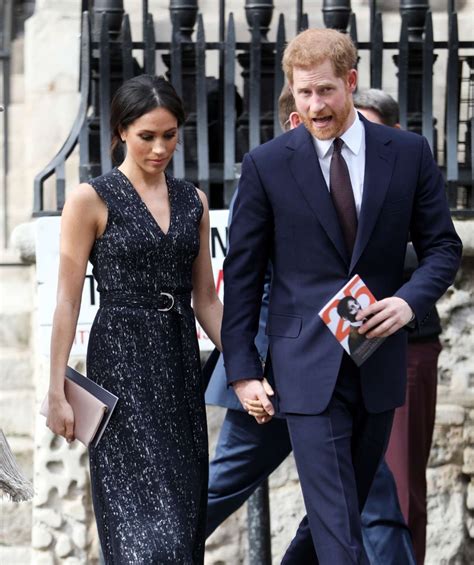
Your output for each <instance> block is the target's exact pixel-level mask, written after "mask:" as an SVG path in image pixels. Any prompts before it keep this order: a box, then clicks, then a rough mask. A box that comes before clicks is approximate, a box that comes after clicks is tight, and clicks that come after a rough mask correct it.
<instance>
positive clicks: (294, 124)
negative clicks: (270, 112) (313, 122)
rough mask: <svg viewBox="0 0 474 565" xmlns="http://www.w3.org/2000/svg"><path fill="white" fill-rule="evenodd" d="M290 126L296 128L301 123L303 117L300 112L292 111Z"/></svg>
mask: <svg viewBox="0 0 474 565" xmlns="http://www.w3.org/2000/svg"><path fill="white" fill-rule="evenodd" d="M288 119H289V120H290V128H291V129H295V128H297V127H298V126H299V125H300V124H301V118H300V115H299V114H298V112H291V114H290V117H289V118H288Z"/></svg>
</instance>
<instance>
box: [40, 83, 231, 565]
mask: <svg viewBox="0 0 474 565" xmlns="http://www.w3.org/2000/svg"><path fill="white" fill-rule="evenodd" d="M184 118H185V116H184V110H183V106H182V102H181V100H180V98H179V97H178V96H177V94H176V92H175V90H174V89H173V87H172V86H171V84H169V83H168V82H167V81H166V80H165V79H164V78H163V77H156V76H150V75H141V76H137V77H135V78H133V79H131V80H129V81H126V82H125V83H124V84H123V85H122V86H121V87H120V88H119V89H118V91H117V93H116V94H115V96H114V99H113V101H112V107H111V130H112V132H113V141H112V147H113V148H114V147H116V146H118V145H120V143H121V142H123V143H124V144H125V145H126V149H127V150H126V157H125V160H124V161H123V162H122V163H121V165H120V166H119V167H118V168H114V169H113V170H112V171H110V172H109V173H106V174H104V175H102V176H100V177H97V178H95V179H92V180H91V181H89V183H87V184H81V185H79V187H77V188H76V189H75V190H73V191H72V193H71V194H70V195H69V197H68V199H67V202H66V204H65V206H64V210H63V214H62V222H61V247H60V267H59V285H58V299H57V306H56V311H55V314H54V324H53V333H52V343H51V378H50V387H49V417H48V422H47V423H48V426H49V427H50V428H51V430H52V431H53V432H55V433H57V434H59V435H63V436H64V437H66V438H67V440H68V441H72V440H73V439H74V414H73V412H72V409H71V406H70V405H69V404H68V402H67V400H66V398H65V395H64V374H65V368H66V363H67V360H68V357H69V352H70V348H71V344H72V341H73V338H74V334H75V329H76V322H77V317H78V314H79V309H80V302H81V294H82V287H83V283H84V276H85V272H86V266H87V261H88V259H89V260H90V261H91V263H92V265H93V273H94V277H95V278H96V280H97V282H98V289H99V292H100V308H99V310H98V312H97V315H96V318H95V320H94V323H93V326H92V330H91V334H90V338H89V344H88V351H87V374H88V376H89V377H90V378H91V379H93V380H94V381H96V382H97V383H98V384H100V385H102V386H104V387H105V388H107V389H108V390H109V391H110V392H112V393H113V394H115V395H117V396H118V398H119V401H118V404H117V407H116V409H115V411H114V414H113V415H112V418H111V419H110V422H109V424H108V426H107V429H106V430H105V433H104V435H103V436H102V438H101V440H100V442H99V444H98V445H97V447H91V448H90V449H89V456H90V472H91V483H92V495H93V503H94V511H95V516H96V521H97V527H98V531H99V537H100V542H101V546H102V551H103V555H104V558H105V562H106V563H107V564H114V565H129V564H131V563H143V564H145V563H146V564H158V563H180V564H183V565H184V564H187V565H191V564H193V565H196V564H199V563H203V560H204V537H205V536H204V534H205V520H206V518H205V516H206V504H207V476H208V449H207V427H206V417H205V405H204V394H203V389H202V377H201V370H200V358H199V348H198V343H197V337H196V325H195V319H194V312H193V309H192V308H191V293H192V297H193V306H194V310H195V312H196V316H197V318H198V320H199V322H200V323H201V324H202V326H203V328H205V331H206V333H207V334H208V335H209V336H210V337H211V339H212V340H213V341H214V343H215V344H216V345H218V346H220V339H219V329H220V322H221V316H222V305H221V303H220V302H219V299H218V297H217V294H216V289H215V285H214V279H213V276H212V270H211V260H210V252H209V212H208V206H207V201H206V197H205V195H204V194H203V193H202V192H201V191H198V190H197V189H196V188H195V187H194V186H193V185H192V184H190V183H188V182H186V181H184V180H178V179H174V178H173V177H171V176H170V175H168V174H167V173H165V169H166V167H167V165H168V164H169V162H170V160H171V158H172V156H173V153H174V151H175V149H176V145H177V142H178V128H179V126H180V125H182V124H183V122H184Z"/></svg>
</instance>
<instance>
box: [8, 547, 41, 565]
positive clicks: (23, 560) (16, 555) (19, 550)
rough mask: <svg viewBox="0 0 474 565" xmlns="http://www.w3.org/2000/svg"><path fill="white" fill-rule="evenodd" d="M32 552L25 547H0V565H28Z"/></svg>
mask: <svg viewBox="0 0 474 565" xmlns="http://www.w3.org/2000/svg"><path fill="white" fill-rule="evenodd" d="M32 559H33V550H32V549H31V547H25V546H14V545H11V546H3V545H1V546H0V563H4V564H5V565H7V564H8V565H30V564H31V563H32Z"/></svg>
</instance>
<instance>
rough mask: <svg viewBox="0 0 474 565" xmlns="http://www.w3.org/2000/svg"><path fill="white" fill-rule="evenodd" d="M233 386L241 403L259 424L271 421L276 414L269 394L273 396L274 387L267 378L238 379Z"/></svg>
mask: <svg viewBox="0 0 474 565" xmlns="http://www.w3.org/2000/svg"><path fill="white" fill-rule="evenodd" d="M232 387H233V389H234V391H235V394H236V395H237V397H238V399H239V400H240V403H241V404H242V406H243V407H244V410H246V411H247V412H248V413H249V414H250V415H251V416H254V417H255V419H256V420H257V422H258V423H259V424H265V423H266V422H269V421H270V420H271V418H272V416H273V414H275V410H274V408H273V404H272V403H271V402H270V400H269V398H268V396H273V389H272V387H271V386H270V385H269V384H268V381H267V380H266V379H263V380H262V381H260V380H258V379H244V380H241V381H236V382H235V383H233V384H232Z"/></svg>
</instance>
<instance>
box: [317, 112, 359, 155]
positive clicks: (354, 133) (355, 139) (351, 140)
mask: <svg viewBox="0 0 474 565" xmlns="http://www.w3.org/2000/svg"><path fill="white" fill-rule="evenodd" d="M363 135H364V126H363V124H362V122H361V120H360V118H359V113H358V112H357V111H356V112H355V120H354V121H353V122H352V125H351V126H350V127H349V128H348V129H347V130H346V131H345V132H344V133H343V134H342V135H341V139H342V141H343V142H344V144H345V145H346V147H347V148H348V149H349V150H350V151H351V152H352V153H353V154H354V155H358V154H359V151H360V147H361V144H362V136H363ZM334 139H335V138H334V137H332V138H331V139H318V138H317V137H315V136H314V135H313V140H314V147H315V148H316V153H317V154H318V157H319V158H320V159H324V158H325V157H327V155H328V151H329V150H330V149H331V147H332V144H333V141H334Z"/></svg>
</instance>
